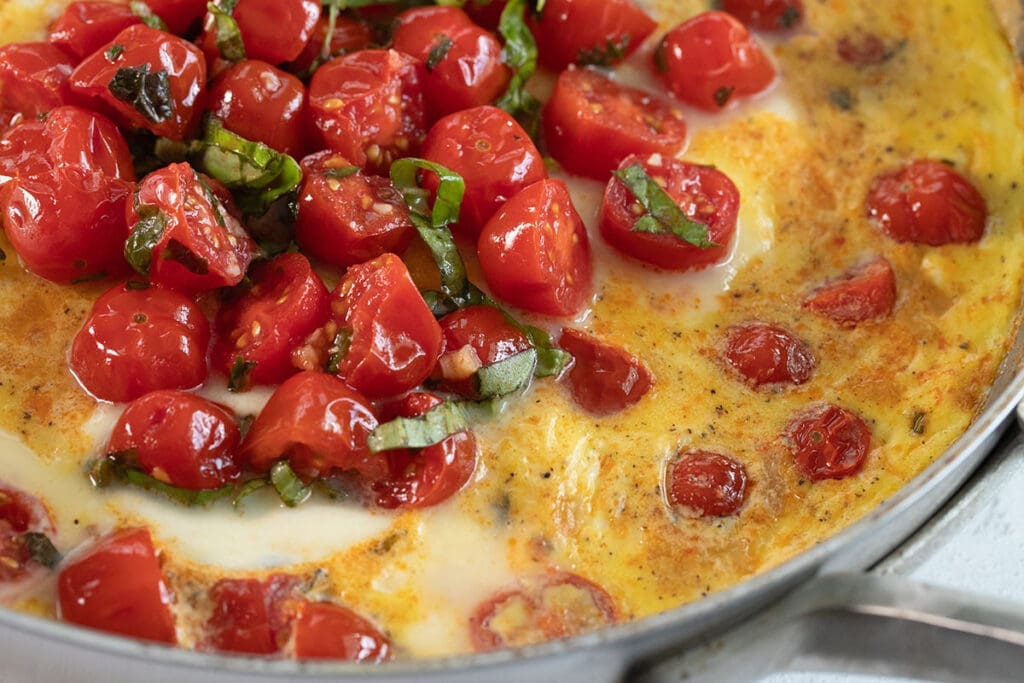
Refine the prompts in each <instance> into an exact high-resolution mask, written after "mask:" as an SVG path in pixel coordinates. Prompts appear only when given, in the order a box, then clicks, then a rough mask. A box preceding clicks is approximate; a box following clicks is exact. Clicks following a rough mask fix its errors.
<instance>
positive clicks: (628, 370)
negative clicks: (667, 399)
mask: <svg viewBox="0 0 1024 683" xmlns="http://www.w3.org/2000/svg"><path fill="white" fill-rule="evenodd" d="M558 345H559V346H560V347H562V348H563V349H565V350H566V351H568V352H569V353H571V354H572V357H573V359H574V363H573V365H572V368H571V369H570V370H569V375H568V381H569V386H570V387H571V389H572V397H573V400H575V401H576V403H577V404H578V405H579V406H581V407H582V408H583V409H584V410H586V411H588V412H591V413H593V414H594V415H611V414H612V413H617V412H619V411H621V410H625V409H626V408H628V407H630V406H631V405H633V404H634V403H636V402H637V401H639V400H640V399H641V398H643V397H644V395H645V394H647V392H648V391H650V390H651V387H652V386H654V377H653V375H651V371H650V370H648V369H647V368H646V367H645V366H644V364H643V363H641V362H640V361H639V360H638V359H637V358H636V356H633V355H632V354H630V353H628V352H627V351H626V350H625V349H622V348H620V347H618V346H613V345H612V344H607V343H605V342H602V341H600V340H599V339H596V338H595V337H592V336H591V335H589V334H586V333H583V332H580V331H579V330H574V329H571V328H566V329H564V330H562V336H561V338H560V339H559V340H558Z"/></svg>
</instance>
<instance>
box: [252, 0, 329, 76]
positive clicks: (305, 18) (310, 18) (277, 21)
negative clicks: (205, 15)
mask: <svg viewBox="0 0 1024 683" xmlns="http://www.w3.org/2000/svg"><path fill="white" fill-rule="evenodd" d="M232 16H233V17H234V18H235V21H236V22H238V30H239V32H240V33H241V34H242V42H243V43H244V44H245V54H246V55H247V56H248V57H249V59H260V60H263V61H264V62H270V63H271V64H281V63H282V62H290V61H291V60H293V59H295V58H296V57H298V56H299V55H300V54H302V51H303V50H304V49H305V47H306V43H307V42H309V38H310V36H311V35H313V27H314V26H316V22H317V19H319V18H320V3H319V2H317V1H316V0H240V1H239V3H238V6H237V7H235V11H234V12H233V13H232Z"/></svg>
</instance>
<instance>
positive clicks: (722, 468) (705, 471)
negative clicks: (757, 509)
mask: <svg viewBox="0 0 1024 683" xmlns="http://www.w3.org/2000/svg"><path fill="white" fill-rule="evenodd" d="M665 494H666V497H667V498H668V503H669V505H671V506H672V507H673V508H675V509H678V510H679V511H681V512H683V513H690V514H696V515H697V516H699V517H725V516H727V515H732V514H735V513H736V512H737V511H738V510H739V509H740V508H741V507H743V503H744V501H746V499H747V468H745V467H744V466H743V463H741V462H739V461H737V460H736V459H735V458H732V457H730V456H728V455H722V454H720V453H713V452H711V451H702V450H694V451H687V452H686V453H681V454H679V456H677V457H676V458H675V459H674V460H673V461H672V462H671V463H669V466H668V469H667V470H666V472H665Z"/></svg>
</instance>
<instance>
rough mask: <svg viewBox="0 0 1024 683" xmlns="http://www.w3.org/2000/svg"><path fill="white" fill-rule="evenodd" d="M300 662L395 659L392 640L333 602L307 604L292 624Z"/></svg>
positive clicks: (367, 621) (380, 660)
mask: <svg viewBox="0 0 1024 683" xmlns="http://www.w3.org/2000/svg"><path fill="white" fill-rule="evenodd" d="M292 634H293V636H292V643H293V645H294V654H295V658H296V659H341V660H345V661H349V662H367V663H379V662H386V661H388V660H389V659H391V656H392V654H391V641H390V640H388V638H387V636H385V635H384V634H383V633H381V632H380V631H379V630H378V629H377V627H376V626H374V625H373V623H371V622H370V621H369V620H368V619H365V618H364V617H361V616H359V615H358V614H356V613H355V612H353V611H352V610H350V609H348V608H347V607H343V606H341V605H335V604H334V603H331V602H303V603H302V604H301V605H300V606H299V610H298V613H297V614H296V616H295V623H294V624H293V625H292Z"/></svg>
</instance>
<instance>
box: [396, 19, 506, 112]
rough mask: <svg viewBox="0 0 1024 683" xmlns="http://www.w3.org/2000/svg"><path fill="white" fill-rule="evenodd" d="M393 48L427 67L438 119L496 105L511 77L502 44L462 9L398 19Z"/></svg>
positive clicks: (429, 92) (427, 82)
mask: <svg viewBox="0 0 1024 683" xmlns="http://www.w3.org/2000/svg"><path fill="white" fill-rule="evenodd" d="M392 41H393V42H392V47H393V48H394V49H396V50H399V51H400V52H404V53H406V54H409V55H412V56H413V57H416V58H417V59H419V60H421V61H422V62H423V63H424V64H426V70H427V73H426V76H425V78H424V80H423V85H424V89H425V94H426V98H427V108H428V109H429V110H430V112H431V115H432V116H433V117H435V118H436V117H440V116H444V115H446V114H451V113H452V112H456V111H459V110H460V109H469V108H470V107H476V106H479V105H482V104H487V103H489V102H493V101H494V100H496V99H497V98H498V97H500V96H501V95H502V93H504V92H505V89H506V88H507V87H508V82H509V79H511V77H512V71H511V69H509V68H508V67H507V66H505V64H504V62H502V59H501V43H499V42H498V39H497V38H495V37H494V35H493V34H491V33H489V32H488V31H485V30H484V29H482V28H480V27H479V26H477V25H476V24H474V23H473V20H472V19H470V18H469V16H468V15H467V14H466V13H465V12H463V11H462V10H461V9H459V8H458V7H445V6H437V7H416V8H413V9H410V10H406V11H405V12H403V13H402V14H401V15H399V17H398V26H397V28H395V33H394V35H393V37H392Z"/></svg>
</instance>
